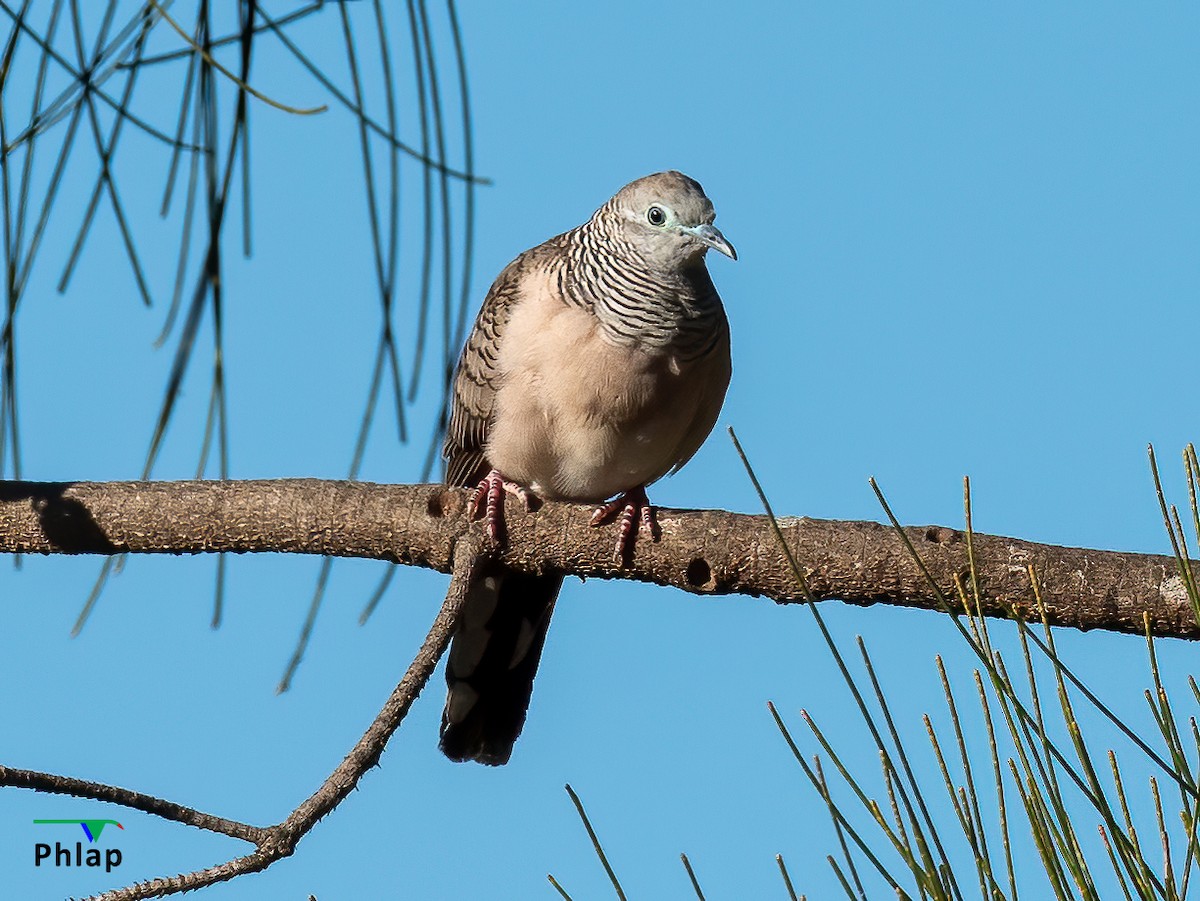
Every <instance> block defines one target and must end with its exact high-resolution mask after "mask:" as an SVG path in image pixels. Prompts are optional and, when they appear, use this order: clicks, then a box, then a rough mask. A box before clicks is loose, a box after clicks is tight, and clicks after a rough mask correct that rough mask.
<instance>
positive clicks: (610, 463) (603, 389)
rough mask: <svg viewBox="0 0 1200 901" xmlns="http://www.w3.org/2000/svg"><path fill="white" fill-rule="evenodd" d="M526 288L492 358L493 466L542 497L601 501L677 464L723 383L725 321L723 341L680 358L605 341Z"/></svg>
mask: <svg viewBox="0 0 1200 901" xmlns="http://www.w3.org/2000/svg"><path fill="white" fill-rule="evenodd" d="M527 289H528V293H527V294H526V295H525V296H524V297H523V298H521V300H520V302H518V303H517V304H516V305H515V307H514V309H513V312H512V315H511V318H510V319H509V321H508V325H507V328H506V334H505V340H504V343H503V345H502V348H501V351H500V356H499V359H498V361H497V362H498V368H499V370H500V375H501V378H500V386H499V390H498V392H497V395H496V409H495V416H494V419H493V426H492V429H491V433H490V435H489V438H488V443H487V457H488V460H489V462H490V463H491V465H492V466H494V467H495V468H497V469H498V470H500V472H502V473H504V475H505V476H506V477H508V478H510V479H513V480H515V481H517V482H520V483H522V484H525V485H529V486H530V487H531V488H533V489H534V491H535V492H537V493H538V494H539V495H540V496H542V497H546V498H556V499H564V500H577V501H602V500H605V499H607V498H609V497H612V496H614V495H617V494H619V493H621V492H623V491H628V490H630V489H633V488H636V487H638V486H640V485H646V484H649V483H651V482H653V481H655V480H656V479H659V478H661V477H662V476H663V475H665V474H666V473H667V472H669V471H670V470H672V469H673V468H675V467H677V466H680V465H682V464H683V463H684V462H686V461H687V460H688V459H689V458H690V457H691V456H692V454H693V453H695V451H696V449H697V448H699V446H700V444H701V443H703V441H704V439H705V437H707V435H708V433H709V431H711V429H712V426H713V423H714V422H715V420H716V416H717V413H718V412H719V410H720V405H721V401H722V399H723V398H724V395H725V388H726V386H727V385H728V383H729V344H728V334H727V330H726V326H725V324H724V320H723V318H722V319H721V320H720V323H719V325H720V328H721V329H722V330H724V336H723V340H719V341H717V342H716V344H715V346H714V348H713V350H712V351H711V352H709V353H708V354H706V355H705V356H702V357H700V358H697V359H692V360H685V359H681V358H680V357H679V356H677V355H676V354H674V353H673V352H672V351H671V348H670V347H665V348H645V347H639V346H638V345H635V344H618V343H616V342H614V341H613V340H612V339H611V338H609V337H608V336H607V335H606V334H605V333H604V331H603V330H602V328H601V326H600V323H599V321H598V320H597V319H596V317H595V316H593V315H592V314H591V313H590V312H589V311H588V310H585V309H583V308H581V307H577V306H572V305H568V304H566V303H564V302H563V301H562V300H561V299H559V298H558V297H557V295H556V293H555V292H554V291H552V290H551V289H550V285H549V284H545V283H541V284H539V283H536V282H535V283H534V284H532V285H528V286H527ZM714 398H715V402H714Z"/></svg>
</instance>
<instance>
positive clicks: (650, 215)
mask: <svg viewBox="0 0 1200 901" xmlns="http://www.w3.org/2000/svg"><path fill="white" fill-rule="evenodd" d="M646 218H647V219H648V220H649V221H650V224H651V225H662V224H663V223H664V222H666V221H667V214H666V213H664V212H663V208H662V207H660V206H652V207H650V209H648V210H646Z"/></svg>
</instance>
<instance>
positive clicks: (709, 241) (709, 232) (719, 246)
mask: <svg viewBox="0 0 1200 901" xmlns="http://www.w3.org/2000/svg"><path fill="white" fill-rule="evenodd" d="M683 230H684V231H685V232H687V233H688V234H689V235H694V236H695V237H696V238H698V239H699V240H700V241H701V242H702V243H704V244H706V245H707V246H709V247H711V248H712V249H713V250H718V251H720V252H721V253H723V254H725V256H727V257H729V259H731V260H736V259H737V251H736V250H734V249H733V245H732V244H730V243H729V242H728V241H726V240H725V236H724V235H723V234H721V230H720V229H719V228H717V227H716V226H715V225H693V226H691V227H685V228H684V229H683Z"/></svg>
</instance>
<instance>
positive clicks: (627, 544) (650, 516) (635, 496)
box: [590, 488, 662, 563]
mask: <svg viewBox="0 0 1200 901" xmlns="http://www.w3.org/2000/svg"><path fill="white" fill-rule="evenodd" d="M618 513H619V514H620V520H619V521H618V525H617V544H616V548H615V550H614V551H613V560H614V561H615V562H617V563H622V562H624V561H625V560H627V559H629V558H630V557H632V556H633V544H634V538H635V537H636V536H637V533H638V528H639V523H640V527H641V530H642V531H644V532H647V533H649V535H650V538H651V539H652V540H654V541H658V539H659V538H661V537H662V529H661V528H659V525H658V517H657V515H656V513H655V510H654V507H653V506H651V504H650V498H648V497H646V489H645V488H635V489H633V490H632V491H626V492H625V493H624V494H621V495H618V496H617V497H615V498H613V499H612V500H611V501H609V502H608V503H607V504H605V505H604V506H602V507H597V508H596V511H595V512H594V513H593V514H592V519H591V523H590V524H591V525H593V526H598V525H600V524H602V523H605V522H608V520H610V519H612V518H613V516H615V515H617V514H618Z"/></svg>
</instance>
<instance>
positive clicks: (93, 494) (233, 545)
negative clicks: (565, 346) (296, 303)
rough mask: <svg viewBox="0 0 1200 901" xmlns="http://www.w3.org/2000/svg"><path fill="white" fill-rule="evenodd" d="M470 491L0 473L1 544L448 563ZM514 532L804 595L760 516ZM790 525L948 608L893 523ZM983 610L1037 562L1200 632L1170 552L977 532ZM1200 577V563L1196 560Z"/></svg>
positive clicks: (909, 601) (922, 533) (874, 584)
mask: <svg viewBox="0 0 1200 901" xmlns="http://www.w3.org/2000/svg"><path fill="white" fill-rule="evenodd" d="M467 496H468V492H466V491H465V490H461V489H449V488H445V487H443V486H440V485H374V484H369V483H362V482H332V481H317V480H310V479H296V480H279V481H246V482H98V483H87V482H76V483H35V482H6V483H0V552H7V553H44V554H49V553H74V554H84V553H91V554H115V553H122V552H130V553H177V554H184V553H204V552H214V551H232V552H235V553H251V552H268V551H275V552H283V553H303V554H329V555H333V556H340V557H369V558H375V559H380V560H390V561H393V562H398V563H408V564H414V565H418V566H426V567H430V568H432V569H436V570H439V571H441V572H449V571H450V563H451V551H452V548H453V547H454V543H455V541H456V540H458V538H460V537H461V536H463V535H464V534H465V533H466V532H467V530H468V529H469V528H470V527H469V526H468V524H467V522H466V516H465V507H466V501H467ZM506 512H507V518H508V524H509V528H508V535H509V544H508V547H507V548H506V549H505V550H504V551H503V553H502V554H501V555H500V558H501V559H502V560H504V562H505V563H507V564H508V565H510V566H512V567H514V568H517V569H522V570H530V571H540V570H545V569H561V570H565V571H567V572H570V573H573V574H575V575H578V576H583V577H590V578H627V579H637V580H640V581H645V582H655V583H658V584H661V585H674V586H675V587H677V588H682V589H683V590H685V591H690V592H694V593H697V594H748V595H754V596H760V595H761V596H766V597H770V598H773V599H774V600H776V601H780V602H792V601H796V600H798V595H799V592H798V591H797V588H796V586H795V584H794V582H793V580H792V577H791V575H790V573H789V570H788V566H787V564H786V561H785V560H784V556H783V554H782V553H781V551H780V549H779V547H778V545H777V543H776V540H775V538H774V536H773V534H772V533H771V530H770V527H769V524H768V522H767V520H766V518H765V517H763V516H750V515H744V514H736V513H727V512H724V511H718V510H693V511H684V510H663V511H661V512H660V515H659V522H660V523H661V525H662V529H663V537H662V540H661V541H660V542H657V543H652V542H649V541H642V542H639V544H638V545H637V550H636V553H635V554H634V559H633V561H632V562H631V564H630V565H628V566H625V567H622V566H620V565H618V564H616V563H614V562H613V561H612V556H611V554H612V538H613V536H612V527H611V526H609V527H604V528H599V529H595V528H591V527H589V526H588V513H586V512H585V511H584V509H583V508H581V507H579V506H578V505H573V504H559V503H547V504H545V505H543V506H542V507H541V509H539V510H537V511H536V512H535V513H525V512H524V511H522V510H521V509H520V505H519V504H509V505H508V508H507V511H506ZM781 525H782V528H783V533H784V535H785V537H786V539H787V541H788V542H789V544H790V545H791V547H792V549H793V552H794V553H795V555H796V558H797V559H798V560H799V561H800V563H801V565H803V566H804V568H805V573H806V576H807V579H808V585H809V588H810V589H811V591H812V593H813V594H814V595H815V596H816V597H817V598H819V599H827V598H840V599H841V600H843V601H847V602H849V603H853V604H864V605H865V604H874V603H888V604H901V605H905V606H914V607H925V608H929V609H940V602H939V601H938V600H937V597H936V593H935V592H934V591H933V590H932V589H931V586H930V585H929V584H928V582H927V581H926V579H925V578H924V576H923V575H922V574H921V573H920V571H919V569H918V567H917V566H916V565H915V563H914V562H913V560H912V558H911V556H910V555H909V553H908V551H907V550H906V548H905V547H904V543H903V542H902V541H901V539H900V537H899V536H898V535H897V533H896V532H895V531H894V530H892V529H890V528H888V527H885V526H882V525H879V524H877V523H870V522H841V521H828V520H813V519H785V520H783V521H782V523H781ZM906 532H907V534H908V536H909V538H910V540H911V541H912V543H913V544H914V545H915V546H916V548H917V550H918V552H919V553H920V554H921V556H922V559H923V560H924V561H925V564H926V565H927V566H928V568H929V570H930V572H931V574H932V576H933V578H934V579H935V580H936V581H937V583H938V585H939V586H940V587H941V588H942V589H943V590H944V591H946V592H948V593H950V594H951V595H953V587H954V579H955V576H960V577H962V576H965V574H966V573H967V554H966V543H965V536H964V534H963V533H962V532H960V531H958V530H955V529H949V528H945V527H941V526H929V527H910V528H908V529H906ZM974 548H975V559H976V563H977V569H978V573H979V577H980V580H981V589H982V594H983V612H984V613H985V614H987V615H990V616H1010V615H1011V611H1012V609H1013V608H1014V607H1016V608H1017V609H1018V610H1020V611H1022V612H1026V613H1027V612H1029V611H1030V610H1032V609H1033V606H1034V603H1033V593H1032V590H1031V588H1030V584H1029V577H1028V568H1029V567H1030V566H1032V567H1033V568H1034V570H1035V571H1036V572H1037V575H1038V577H1039V579H1040V581H1041V588H1042V595H1043V599H1044V601H1045V603H1046V607H1047V612H1048V615H1049V617H1050V621H1051V622H1053V623H1056V624H1059V625H1067V626H1074V627H1076V628H1079V629H1097V628H1102V629H1110V630H1115V631H1121V632H1139V633H1140V632H1142V631H1143V628H1144V627H1143V619H1142V616H1143V613H1144V612H1145V613H1148V614H1149V617H1150V622H1151V628H1152V630H1153V631H1154V633H1155V634H1156V635H1160V636H1175V637H1181V638H1196V637H1200V629H1198V628H1197V626H1196V623H1195V620H1194V618H1193V615H1192V610H1191V606H1190V604H1189V602H1188V598H1187V593H1186V591H1185V590H1184V586H1183V582H1182V580H1181V579H1180V578H1179V575H1178V572H1177V569H1176V564H1175V560H1174V559H1173V558H1171V557H1161V556H1156V555H1150V554H1127V553H1118V552H1114V551H1096V550H1086V549H1080V548H1064V547H1056V546H1053V545H1045V544H1035V543H1032V542H1028V541H1019V540H1017V539H1014V538H1001V537H996V536H990V535H978V534H977V535H975V536H974ZM1196 574H1197V576H1198V577H1200V567H1197V568H1196Z"/></svg>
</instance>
